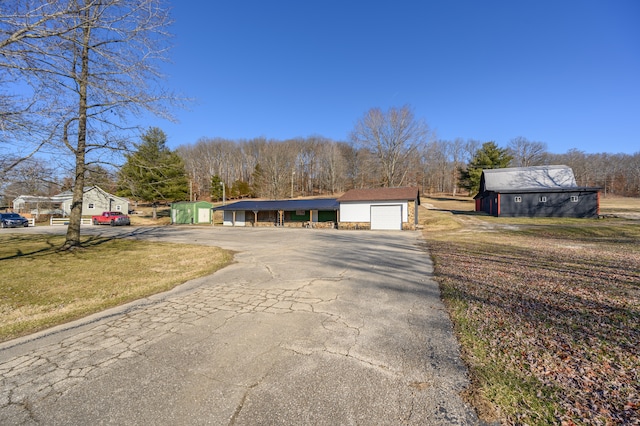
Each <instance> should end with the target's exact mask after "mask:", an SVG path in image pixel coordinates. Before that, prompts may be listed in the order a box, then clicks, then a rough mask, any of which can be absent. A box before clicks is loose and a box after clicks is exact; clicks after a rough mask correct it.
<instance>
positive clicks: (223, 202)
mask: <svg viewBox="0 0 640 426" xmlns="http://www.w3.org/2000/svg"><path fill="white" fill-rule="evenodd" d="M220 186H221V187H222V205H223V206H224V205H225V199H224V196H225V193H224V182H220Z"/></svg>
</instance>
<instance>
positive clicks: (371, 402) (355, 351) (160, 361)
mask: <svg viewBox="0 0 640 426" xmlns="http://www.w3.org/2000/svg"><path fill="white" fill-rule="evenodd" d="M58 229H63V228H58ZM58 229H54V228H53V227H43V228H41V229H37V228H36V229H35V230H34V229H25V230H20V232H35V231H38V232H42V231H45V230H46V231H48V232H63V231H60V230H58ZM83 232H86V233H101V234H105V235H107V234H111V233H113V234H126V235H127V236H129V237H131V238H141V239H148V240H159V241H160V240H161V241H172V242H184V243H195V244H207V245H215V246H220V247H223V248H227V249H231V250H235V251H236V252H237V254H236V263H234V264H232V265H230V266H229V267H227V268H225V269H223V270H221V271H218V272H217V273H215V274H213V275H210V276H207V277H203V278H200V279H197V280H193V281H190V282H189V283H186V284H185V285H183V286H181V287H179V288H177V289H175V290H174V291H172V292H169V293H164V294H161V295H157V296H154V297H151V298H148V299H144V300H141V301H138V302H136V303H133V304H130V305H127V306H123V307H120V308H116V309H112V310H110V311H107V312H104V313H101V314H99V315H95V316H92V317H90V318H87V319H85V320H82V321H79V322H76V323H73V324H68V325H66V326H64V327H58V328H56V329H55V330H50V331H47V332H44V333H40V334H37V335H34V336H30V337H29V338H25V339H20V340H17V341H12V342H8V343H5V344H2V345H0V424H48V425H49V424H78V425H80V424H83V425H84V424H118V425H128V424H130V425H133V424H154V425H161V424H167V425H168V424H171V425H175V424H214V425H257V424H260V425H264V424H274V425H276V424H282V425H285V424H286V425H289V424H314V425H355V424H359V425H369V424H376V425H381V424H386V425H397V424H420V425H439V424H442V425H445V424H446V425H450V424H478V423H479V421H478V420H477V418H476V416H475V414H474V413H473V411H472V410H471V409H470V407H469V406H468V405H466V404H465V403H464V402H463V401H462V400H461V398H460V396H459V393H460V392H461V391H462V390H463V388H464V387H465V386H466V385H467V377H466V370H465V368H464V366H463V364H462V362H461V361H460V356H459V351H458V345H457V343H456V341H455V339H454V337H453V334H452V330H451V324H450V321H449V319H448V317H447V314H446V312H445V310H444V307H443V305H442V302H441V301H440V298H439V290H438V286H437V284H436V283H435V282H434V281H433V279H432V277H431V273H432V266H431V262H430V259H429V256H428V255H427V254H426V253H425V252H424V251H423V249H422V248H421V247H420V244H419V243H420V241H419V233H417V232H375V231H336V230H307V229H261V228H255V229H254V228H221V227H215V228H214V227H190V226H184V227H178V226H173V227H169V226H167V227H161V228H153V227H147V228H144V227H140V228H136V227H126V228H98V227H87V228H85V229H84V230H83ZM137 272H139V273H144V271H137Z"/></svg>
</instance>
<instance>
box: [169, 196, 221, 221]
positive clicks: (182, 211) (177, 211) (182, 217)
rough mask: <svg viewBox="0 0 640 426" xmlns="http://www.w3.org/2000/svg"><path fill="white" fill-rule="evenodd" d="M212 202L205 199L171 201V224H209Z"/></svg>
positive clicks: (211, 217) (211, 218) (211, 216)
mask: <svg viewBox="0 0 640 426" xmlns="http://www.w3.org/2000/svg"><path fill="white" fill-rule="evenodd" d="M212 208H213V204H211V203H208V202H206V201H180V202H178V203H171V223H172V224H185V223H186V224H202V223H206V224H211V223H212V221H213V214H212V210H211V209H212Z"/></svg>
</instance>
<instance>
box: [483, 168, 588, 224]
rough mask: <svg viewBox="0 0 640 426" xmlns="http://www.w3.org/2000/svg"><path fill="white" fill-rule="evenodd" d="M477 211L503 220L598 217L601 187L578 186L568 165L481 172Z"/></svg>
mask: <svg viewBox="0 0 640 426" xmlns="http://www.w3.org/2000/svg"><path fill="white" fill-rule="evenodd" d="M474 199H475V200H476V211H479V212H480V211H481V212H485V213H488V214H490V215H493V216H506V217H578V218H597V217H598V216H599V214H600V188H592V187H580V186H578V185H577V184H576V179H575V176H574V175H573V170H572V169H571V168H570V167H568V166H563V165H557V166H535V167H512V168H503V169H488V170H483V171H482V175H481V177H480V191H479V192H478V194H477V195H476V196H475V197H474Z"/></svg>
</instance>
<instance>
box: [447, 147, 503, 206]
mask: <svg viewBox="0 0 640 426" xmlns="http://www.w3.org/2000/svg"><path fill="white" fill-rule="evenodd" d="M512 159H513V157H512V156H511V155H509V153H508V151H507V150H506V149H502V148H498V145H496V143H495V142H485V143H484V144H482V147H481V148H480V149H478V150H477V151H476V153H475V155H474V156H473V158H472V159H471V161H470V162H469V163H468V164H467V167H466V168H460V169H459V171H460V178H459V185H460V187H461V188H465V189H467V190H468V191H469V192H470V193H477V192H478V191H479V190H480V177H481V176H482V170H484V169H502V168H505V167H508V166H509V163H510V162H511V160H512Z"/></svg>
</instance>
